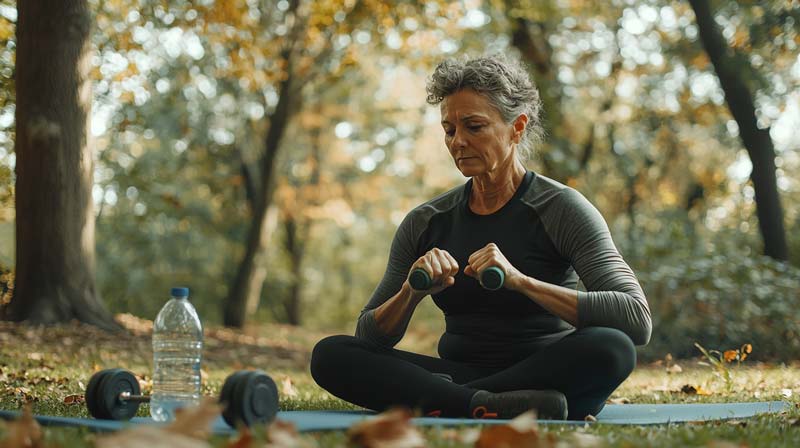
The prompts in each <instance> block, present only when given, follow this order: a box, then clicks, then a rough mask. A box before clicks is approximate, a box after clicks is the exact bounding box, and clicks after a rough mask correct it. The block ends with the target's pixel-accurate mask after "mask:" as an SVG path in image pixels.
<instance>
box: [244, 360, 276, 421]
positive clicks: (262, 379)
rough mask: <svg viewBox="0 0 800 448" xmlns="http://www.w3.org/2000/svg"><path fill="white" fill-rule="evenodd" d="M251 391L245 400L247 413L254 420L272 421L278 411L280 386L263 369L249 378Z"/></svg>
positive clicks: (249, 389) (248, 389) (249, 390)
mask: <svg viewBox="0 0 800 448" xmlns="http://www.w3.org/2000/svg"><path fill="white" fill-rule="evenodd" d="M248 386H249V387H248V388H247V391H248V392H249V394H248V396H247V398H246V399H245V400H244V405H245V409H246V410H247V412H246V414H249V415H250V416H251V417H252V422H253V423H255V422H271V421H272V420H274V419H275V415H276V414H277V413H278V386H277V385H276V384H275V381H273V380H272V378H270V377H269V375H267V374H266V373H264V372H262V371H256V372H255V373H254V374H253V376H251V377H250V378H249V385H248Z"/></svg>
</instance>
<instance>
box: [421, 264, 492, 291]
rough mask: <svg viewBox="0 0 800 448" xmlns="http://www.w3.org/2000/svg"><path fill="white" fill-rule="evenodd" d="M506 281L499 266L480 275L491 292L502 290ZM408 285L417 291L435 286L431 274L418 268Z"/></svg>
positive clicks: (482, 284) (490, 268)
mask: <svg viewBox="0 0 800 448" xmlns="http://www.w3.org/2000/svg"><path fill="white" fill-rule="evenodd" d="M505 280H506V275H505V273H504V272H503V270H502V269H500V268H498V267H497V266H491V267H488V268H486V269H484V270H483V272H481V275H480V284H481V286H483V287H484V288H486V289H488V290H490V291H494V290H497V289H500V288H502V287H503V283H504V282H505ZM408 284H410V285H411V287H412V288H414V289H416V290H417V291H424V290H426V289H430V288H431V286H433V284H432V283H431V276H430V274H428V271H426V270H425V269H422V268H417V269H414V270H413V271H411V274H409V276H408Z"/></svg>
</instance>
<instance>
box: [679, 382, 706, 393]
mask: <svg viewBox="0 0 800 448" xmlns="http://www.w3.org/2000/svg"><path fill="white" fill-rule="evenodd" d="M681 392H683V393H685V394H687V395H712V394H713V393H712V392H711V391H708V390H705V389H703V388H702V387H700V386H692V385H691V384H685V385H684V386H683V387H681Z"/></svg>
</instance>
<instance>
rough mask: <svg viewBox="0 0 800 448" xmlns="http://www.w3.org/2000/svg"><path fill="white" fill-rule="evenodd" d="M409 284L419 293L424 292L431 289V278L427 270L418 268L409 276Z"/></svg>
mask: <svg viewBox="0 0 800 448" xmlns="http://www.w3.org/2000/svg"><path fill="white" fill-rule="evenodd" d="M408 284H409V285H411V287H412V288H414V289H416V290H417V291H424V290H426V289H430V287H431V276H430V275H429V274H428V272H427V271H426V270H425V269H421V268H417V269H414V270H413V271H411V274H410V275H409V276H408Z"/></svg>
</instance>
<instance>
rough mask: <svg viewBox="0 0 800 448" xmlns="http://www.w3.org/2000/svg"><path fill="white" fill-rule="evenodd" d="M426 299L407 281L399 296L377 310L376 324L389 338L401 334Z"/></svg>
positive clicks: (375, 315)
mask: <svg viewBox="0 0 800 448" xmlns="http://www.w3.org/2000/svg"><path fill="white" fill-rule="evenodd" d="M424 297H425V296H423V295H420V293H418V292H415V291H414V290H413V289H411V287H410V286H409V285H408V282H407V281H406V282H403V286H402V287H401V288H400V291H398V292H397V294H395V295H394V296H393V297H392V298H390V299H389V300H387V301H386V302H384V303H383V304H382V305H381V306H379V307H377V308H375V314H374V317H375V323H376V324H377V325H378V328H379V329H380V330H381V331H382V332H383V333H384V334H385V335H387V336H395V335H397V334H399V333H400V332H401V331H403V329H404V328H405V326H406V322H408V320H409V319H411V315H412V314H414V310H415V309H416V308H417V305H418V304H419V302H420V301H421V300H422V299H423V298H424Z"/></svg>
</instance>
